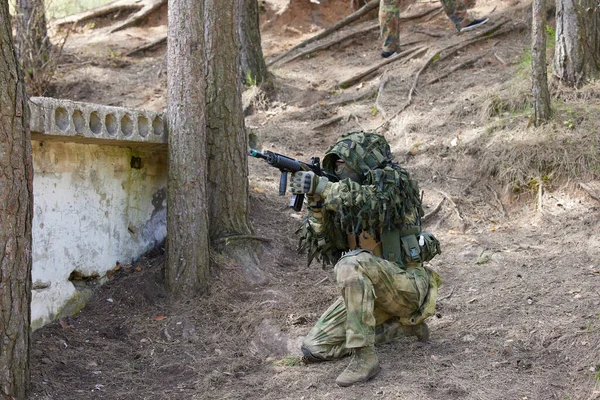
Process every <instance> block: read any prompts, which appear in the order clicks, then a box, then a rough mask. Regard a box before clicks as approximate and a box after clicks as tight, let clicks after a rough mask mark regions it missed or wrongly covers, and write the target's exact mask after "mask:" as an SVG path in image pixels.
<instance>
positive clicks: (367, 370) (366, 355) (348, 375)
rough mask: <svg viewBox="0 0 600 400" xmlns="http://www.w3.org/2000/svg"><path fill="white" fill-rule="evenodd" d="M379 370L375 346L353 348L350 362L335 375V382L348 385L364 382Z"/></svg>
mask: <svg viewBox="0 0 600 400" xmlns="http://www.w3.org/2000/svg"><path fill="white" fill-rule="evenodd" d="M379 371H381V368H380V367H379V360H378V359H377V353H376V352H375V346H368V347H359V348H357V349H355V350H354V353H353V354H352V358H351V359H350V364H348V367H346V369H345V370H344V372H342V373H341V374H340V376H338V377H337V379H336V380H335V383H337V384H338V385H340V386H350V385H354V384H355V383H359V382H366V381H368V380H369V379H371V378H372V377H374V376H375V375H377V374H378V373H379Z"/></svg>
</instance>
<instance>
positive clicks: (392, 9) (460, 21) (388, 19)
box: [379, 0, 473, 53]
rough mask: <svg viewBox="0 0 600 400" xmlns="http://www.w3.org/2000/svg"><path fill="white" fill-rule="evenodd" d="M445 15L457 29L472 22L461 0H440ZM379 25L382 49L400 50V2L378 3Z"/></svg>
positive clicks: (386, 1) (384, 0)
mask: <svg viewBox="0 0 600 400" xmlns="http://www.w3.org/2000/svg"><path fill="white" fill-rule="evenodd" d="M440 1H441V3H442V6H443V7H444V11H445V12H446V15H447V16H448V18H450V20H451V21H452V23H454V26H455V27H456V29H457V30H460V29H461V28H463V27H465V26H467V25H469V24H470V23H471V22H473V18H471V17H469V13H468V12H467V7H466V5H465V4H464V3H463V1H462V0H440ZM379 25H380V28H381V37H382V39H383V51H386V52H390V53H393V52H398V51H400V2H399V1H398V0H381V3H380V4H379Z"/></svg>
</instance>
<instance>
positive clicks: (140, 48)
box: [125, 35, 167, 56]
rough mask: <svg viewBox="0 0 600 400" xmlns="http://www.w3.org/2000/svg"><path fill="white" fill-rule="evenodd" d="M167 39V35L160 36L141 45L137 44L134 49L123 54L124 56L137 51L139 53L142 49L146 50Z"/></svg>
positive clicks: (131, 54)
mask: <svg viewBox="0 0 600 400" xmlns="http://www.w3.org/2000/svg"><path fill="white" fill-rule="evenodd" d="M166 41H167V35H165V36H162V37H160V38H158V39H156V40H153V41H151V42H150V43H147V44H145V45H143V46H139V47H136V48H135V49H133V50H131V51H130V52H129V53H127V54H125V55H126V56H133V55H135V54H137V53H141V52H142V51H146V50H150V49H151V48H153V47H155V46H158V45H159V44H162V43H164V42H166Z"/></svg>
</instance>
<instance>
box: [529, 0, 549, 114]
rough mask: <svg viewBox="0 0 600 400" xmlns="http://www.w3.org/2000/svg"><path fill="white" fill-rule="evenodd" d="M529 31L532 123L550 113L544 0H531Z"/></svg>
mask: <svg viewBox="0 0 600 400" xmlns="http://www.w3.org/2000/svg"><path fill="white" fill-rule="evenodd" d="M532 7H533V24H532V27H533V28H532V31H531V88H532V89H531V91H532V93H533V109H534V123H535V125H536V126H538V125H540V124H542V123H543V122H545V121H547V120H548V118H550V115H551V112H552V111H551V109H550V93H549V92H548V67H547V66H546V0H534V1H533V6H532Z"/></svg>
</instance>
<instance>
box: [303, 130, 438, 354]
mask: <svg viewBox="0 0 600 400" xmlns="http://www.w3.org/2000/svg"><path fill="white" fill-rule="evenodd" d="M340 142H341V143H342V144H340ZM357 143H358V145H357ZM330 155H331V156H333V157H335V158H343V159H345V161H346V162H348V163H349V164H350V165H351V166H352V167H353V170H355V171H361V178H360V179H361V180H363V182H362V184H361V183H359V182H355V181H352V180H350V179H343V180H341V181H340V182H336V183H328V184H327V186H326V188H325V189H324V191H323V193H322V199H321V198H316V199H315V198H312V199H310V203H309V208H308V212H307V217H306V219H305V224H304V226H303V229H302V230H301V232H302V235H301V236H302V238H303V240H301V243H303V244H304V245H305V249H306V250H307V251H308V253H309V260H310V258H311V257H312V256H315V254H316V256H317V257H319V255H320V259H321V260H323V262H324V263H332V264H333V263H335V267H334V272H335V276H336V280H337V283H338V286H339V287H340V289H341V294H342V296H341V297H340V298H339V299H338V300H337V301H336V302H335V303H334V304H332V305H331V307H329V309H328V310H327V311H325V313H324V314H323V315H322V316H321V318H320V319H319V320H318V322H317V323H316V325H315V326H314V327H313V328H312V330H311V331H310V332H309V333H308V335H307V336H306V338H305V339H304V341H303V344H302V350H303V353H304V354H305V356H310V357H311V358H312V359H313V360H331V359H335V358H339V357H342V356H345V355H348V354H349V353H350V352H351V351H352V349H356V348H363V347H367V346H372V345H374V344H376V343H384V342H387V341H389V340H392V339H394V338H396V337H399V336H402V333H403V332H406V330H405V329H403V327H415V326H419V325H420V324H422V323H423V321H425V319H427V318H428V317H430V316H432V315H433V314H434V313H435V302H436V299H437V292H438V287H439V286H440V285H441V279H440V277H439V275H438V274H437V273H436V272H434V271H433V270H431V269H429V268H426V267H424V266H423V262H422V258H423V257H424V254H425V252H424V251H423V252H422V253H421V255H419V256H417V260H414V259H412V261H411V260H409V261H407V258H406V257H407V254H404V250H401V247H400V243H398V248H397V249H396V248H394V247H393V246H392V247H387V248H386V247H385V244H384V246H381V243H380V242H379V243H376V241H375V240H373V241H371V242H370V243H371V244H375V245H374V246H370V245H367V243H369V242H368V241H367V240H366V238H368V237H382V235H380V234H379V233H378V232H383V231H385V232H388V233H389V232H392V231H393V232H394V233H398V235H397V236H393V237H395V238H397V239H398V241H400V239H403V238H406V237H413V238H414V237H418V235H419V234H420V227H419V222H418V221H419V215H420V214H422V208H421V205H420V198H419V197H418V193H419V191H418V187H417V186H416V182H414V181H411V180H410V179H409V178H408V174H407V173H406V172H405V171H404V170H403V169H401V168H399V167H398V166H397V165H394V167H395V168H392V163H391V157H392V156H391V153H390V151H389V145H388V144H387V142H385V139H383V137H381V136H379V135H375V134H368V133H364V132H358V133H350V134H348V135H346V136H343V137H342V138H341V139H340V140H339V141H338V144H336V145H334V146H333V148H331V149H330V150H328V152H327V155H326V157H325V159H324V160H323V166H324V168H325V169H326V170H328V172H330V173H331V170H332V167H331V158H332V157H330ZM328 157H329V159H328ZM357 160H358V161H357ZM390 171H391V172H390ZM371 175H373V176H378V177H380V178H381V177H382V176H383V177H384V178H381V181H380V183H379V184H375V185H374V184H369V183H375V181H374V179H375V178H372V179H371V178H369V176H371ZM385 177H387V178H385ZM394 177H395V178H394ZM402 177H404V178H402ZM384 183H385V184H387V185H388V190H383V189H382V188H384V187H385V186H386V185H385V184H384ZM411 185H414V186H412V187H411ZM402 196H404V197H402ZM400 197H401V198H400ZM394 198H400V199H399V200H397V201H394V200H393V199H394ZM356 210H360V211H358V212H356ZM392 216H395V217H392ZM386 218H387V219H390V221H388V222H387V223H386V222H384V221H385V219H386ZM392 220H393V221H392ZM394 222H395V223H394ZM390 225H393V226H394V229H389V227H390ZM385 227H387V228H385ZM359 231H360V232H359ZM396 231H398V232H396ZM400 231H401V232H400ZM369 232H370V233H369ZM348 234H350V235H349V236H348ZM355 234H358V235H357V236H356V235H355ZM357 237H358V242H357V243H358V246H357V247H358V248H357V249H356V250H352V251H348V250H350V249H351V248H352V247H353V245H351V243H350V242H351V240H350V239H352V240H355V239H356V238H357ZM311 243H312V245H311ZM415 243H416V241H415ZM363 244H364V245H363ZM438 245H439V243H438ZM419 246H422V245H421V244H419ZM394 251H395V252H396V253H403V254H397V255H396V256H397V257H396V256H395V255H394ZM437 252H438V253H439V247H438V248H437ZM384 254H386V257H385V258H384V257H383V255H384ZM398 257H400V258H401V259H399V258H398ZM386 258H388V259H386ZM426 260H427V258H426ZM309 262H310V261H309Z"/></svg>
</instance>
